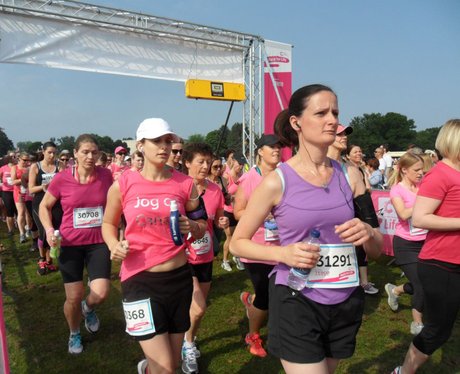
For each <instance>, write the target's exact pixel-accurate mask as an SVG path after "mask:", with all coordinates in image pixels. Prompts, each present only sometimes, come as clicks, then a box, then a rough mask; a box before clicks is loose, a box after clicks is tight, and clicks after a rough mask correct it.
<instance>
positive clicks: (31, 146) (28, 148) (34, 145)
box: [17, 141, 42, 153]
mask: <svg viewBox="0 0 460 374" xmlns="http://www.w3.org/2000/svg"><path fill="white" fill-rule="evenodd" d="M17 146H18V148H19V149H20V150H21V151H24V152H27V153H36V152H38V151H39V150H41V149H42V142H31V141H26V142H18V144H17Z"/></svg>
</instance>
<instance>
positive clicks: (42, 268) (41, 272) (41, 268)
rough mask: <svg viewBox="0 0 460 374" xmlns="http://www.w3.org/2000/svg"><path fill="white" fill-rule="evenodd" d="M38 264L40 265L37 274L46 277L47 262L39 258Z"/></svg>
mask: <svg viewBox="0 0 460 374" xmlns="http://www.w3.org/2000/svg"><path fill="white" fill-rule="evenodd" d="M37 264H38V269H37V274H38V275H45V274H46V273H47V272H48V269H47V267H46V260H45V259H44V258H39V259H38V263H37Z"/></svg>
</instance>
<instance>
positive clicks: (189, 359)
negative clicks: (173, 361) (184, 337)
mask: <svg viewBox="0 0 460 374" xmlns="http://www.w3.org/2000/svg"><path fill="white" fill-rule="evenodd" d="M195 348H196V347H195V344H194V343H188V342H185V341H184V344H182V372H183V373H185V374H191V373H198V363H197V361H196V356H195Z"/></svg>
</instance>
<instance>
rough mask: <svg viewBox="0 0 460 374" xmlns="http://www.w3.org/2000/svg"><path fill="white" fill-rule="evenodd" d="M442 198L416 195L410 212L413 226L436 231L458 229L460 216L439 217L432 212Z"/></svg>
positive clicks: (459, 227)
mask: <svg viewBox="0 0 460 374" xmlns="http://www.w3.org/2000/svg"><path fill="white" fill-rule="evenodd" d="M441 202H442V200H437V199H432V198H430V197H425V196H419V195H417V197H416V199H415V205H414V210H413V212H412V223H413V225H414V226H415V227H419V228H421V229H426V230H436V231H455V230H459V229H460V218H454V217H440V216H438V215H436V214H434V212H435V211H436V209H437V208H438V207H439V205H440V204H441Z"/></svg>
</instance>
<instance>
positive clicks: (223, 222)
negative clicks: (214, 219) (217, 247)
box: [219, 217, 230, 230]
mask: <svg viewBox="0 0 460 374" xmlns="http://www.w3.org/2000/svg"><path fill="white" fill-rule="evenodd" d="M228 226H230V220H229V219H228V217H220V218H219V227H220V228H221V229H224V230H225V229H226V228H227V227H228Z"/></svg>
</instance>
